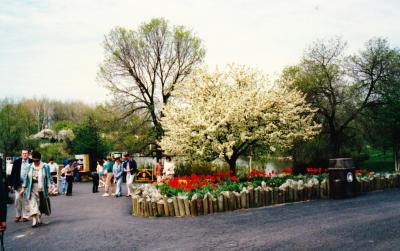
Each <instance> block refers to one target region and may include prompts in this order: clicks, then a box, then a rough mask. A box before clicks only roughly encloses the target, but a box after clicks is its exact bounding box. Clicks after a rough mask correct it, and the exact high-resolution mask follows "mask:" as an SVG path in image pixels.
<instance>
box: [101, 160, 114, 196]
mask: <svg viewBox="0 0 400 251" xmlns="http://www.w3.org/2000/svg"><path fill="white" fill-rule="evenodd" d="M113 166H114V163H113V161H112V159H111V157H108V158H107V161H106V163H105V164H104V169H105V171H106V172H107V177H106V187H105V191H104V194H103V196H104V197H107V196H110V195H112V193H113V192H114V188H113V187H114V174H113Z"/></svg>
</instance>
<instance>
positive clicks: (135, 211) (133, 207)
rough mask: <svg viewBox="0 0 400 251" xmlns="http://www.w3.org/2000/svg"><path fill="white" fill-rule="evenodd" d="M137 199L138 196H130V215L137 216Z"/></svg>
mask: <svg viewBox="0 0 400 251" xmlns="http://www.w3.org/2000/svg"><path fill="white" fill-rule="evenodd" d="M137 200H138V196H136V195H133V196H132V215H134V216H138V215H137V211H138V210H137Z"/></svg>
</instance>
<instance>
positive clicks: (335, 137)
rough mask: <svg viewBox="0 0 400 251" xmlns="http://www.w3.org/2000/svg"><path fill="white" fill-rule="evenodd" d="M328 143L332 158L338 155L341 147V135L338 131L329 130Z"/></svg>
mask: <svg viewBox="0 0 400 251" xmlns="http://www.w3.org/2000/svg"><path fill="white" fill-rule="evenodd" d="M329 144H330V148H331V156H332V157H333V158H337V157H340V150H341V148H342V142H341V137H340V134H339V133H338V132H331V134H330V139H329Z"/></svg>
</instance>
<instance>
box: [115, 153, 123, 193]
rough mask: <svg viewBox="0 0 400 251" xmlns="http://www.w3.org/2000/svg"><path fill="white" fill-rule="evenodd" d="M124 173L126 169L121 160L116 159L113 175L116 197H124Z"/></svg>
mask: <svg viewBox="0 0 400 251" xmlns="http://www.w3.org/2000/svg"><path fill="white" fill-rule="evenodd" d="M123 173H124V167H123V166H122V164H121V160H120V159H119V158H117V159H115V164H114V167H113V174H114V178H115V183H117V185H116V189H115V197H120V196H122V175H123Z"/></svg>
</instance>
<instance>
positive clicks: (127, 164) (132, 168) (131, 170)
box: [122, 153, 137, 196]
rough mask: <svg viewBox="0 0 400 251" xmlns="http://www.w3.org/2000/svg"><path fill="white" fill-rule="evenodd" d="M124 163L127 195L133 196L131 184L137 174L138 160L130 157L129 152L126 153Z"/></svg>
mask: <svg viewBox="0 0 400 251" xmlns="http://www.w3.org/2000/svg"><path fill="white" fill-rule="evenodd" d="M124 159H125V161H124V163H122V165H123V168H124V172H125V173H126V189H127V191H128V192H127V195H126V196H131V189H130V185H131V184H132V183H133V180H134V178H135V174H136V172H137V164H136V161H135V160H134V159H133V158H131V157H130V155H129V153H128V154H125V155H124Z"/></svg>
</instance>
